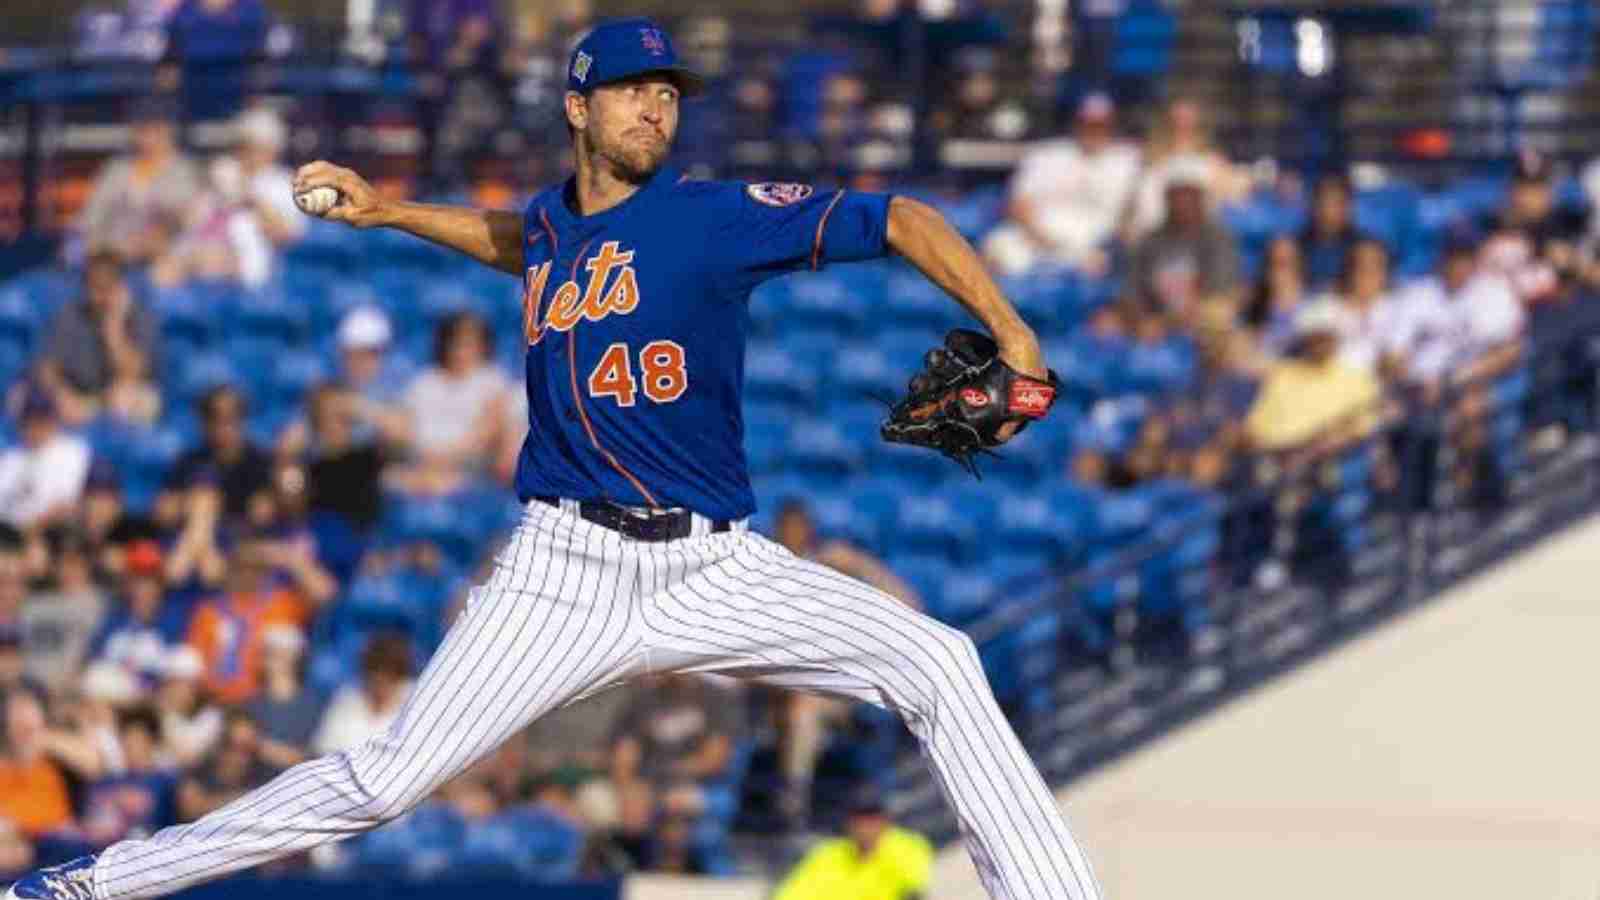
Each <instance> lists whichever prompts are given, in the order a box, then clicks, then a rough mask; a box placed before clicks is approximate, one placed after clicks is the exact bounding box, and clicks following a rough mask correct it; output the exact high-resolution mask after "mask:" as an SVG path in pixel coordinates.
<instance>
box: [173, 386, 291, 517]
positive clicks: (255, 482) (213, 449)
mask: <svg viewBox="0 0 1600 900" xmlns="http://www.w3.org/2000/svg"><path fill="white" fill-rule="evenodd" d="M199 406H200V420H201V423H202V425H203V426H204V429H205V432H204V443H203V444H202V445H201V446H199V447H195V448H193V449H191V450H189V451H187V452H186V453H184V454H183V455H182V456H180V457H179V458H178V461H177V463H176V464H175V465H174V466H173V476H174V480H175V481H176V482H177V483H178V484H180V485H183V486H185V487H186V488H190V489H191V490H192V489H194V488H196V487H209V488H212V489H215V490H217V491H219V492H220V496H221V501H222V505H223V508H222V514H223V516H224V519H225V520H227V521H237V520H240V519H243V518H244V516H245V513H246V511H247V510H248V508H249V504H250V498H251V497H253V496H255V495H256V494H257V493H260V492H263V491H270V490H271V489H272V483H271V478H272V459H271V457H269V456H268V455H267V454H266V453H264V452H262V451H261V450H260V449H258V448H257V447H256V446H255V445H254V444H252V443H251V442H250V440H249V438H248V437H246V435H245V432H244V422H245V401H244V396H243V395H242V394H240V393H239V391H238V390H236V389H235V388H233V387H229V386H226V385H224V386H222V387H218V388H213V389H212V390H210V391H207V392H206V394H205V396H203V397H202V398H201V399H200V404H199Z"/></svg>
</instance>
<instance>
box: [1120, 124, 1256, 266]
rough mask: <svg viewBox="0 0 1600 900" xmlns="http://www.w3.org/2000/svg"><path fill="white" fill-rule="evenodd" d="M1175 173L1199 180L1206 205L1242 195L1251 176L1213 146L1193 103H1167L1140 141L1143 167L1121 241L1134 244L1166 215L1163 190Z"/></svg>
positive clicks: (1158, 224) (1160, 222) (1233, 199)
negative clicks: (1151, 127) (1146, 136)
mask: <svg viewBox="0 0 1600 900" xmlns="http://www.w3.org/2000/svg"><path fill="white" fill-rule="evenodd" d="M1174 173H1180V174H1181V175H1182V176H1183V178H1185V179H1192V178H1198V179H1199V181H1200V185H1201V187H1202V188H1203V190H1204V192H1205V199H1206V203H1207V205H1208V207H1210V208H1214V207H1216V206H1218V205H1220V204H1223V203H1229V202H1232V201H1235V200H1238V199H1240V198H1242V197H1243V196H1244V195H1245V193H1246V192H1248V191H1249V189H1250V179H1249V177H1248V175H1247V174H1245V173H1244V172H1242V171H1240V170H1239V169H1238V168H1237V167H1235V166H1234V165H1233V164H1232V163H1230V162H1229V161H1228V158H1227V157H1226V156H1225V155H1223V153H1222V151H1221V150H1219V149H1217V146H1216V143H1215V142H1214V141H1213V139H1212V136H1211V130H1210V128H1209V126H1208V125H1207V124H1206V119H1205V111H1204V110H1203V109H1202V108H1201V106H1200V104H1199V103H1198V102H1197V101H1194V100H1190V99H1186V98H1182V97H1180V98H1178V99H1175V100H1173V101H1171V102H1170V103H1168V104H1167V106H1166V109H1164V110H1163V111H1162V114H1161V118H1160V119H1159V120H1158V121H1157V123H1156V126H1155V127H1154V128H1153V129H1151V133H1150V136H1149V138H1148V139H1147V140H1146V141H1145V145H1144V171H1143V174H1142V175H1141V176H1140V178H1139V184H1138V186H1137V187H1136V188H1135V194H1134V197H1133V204H1134V205H1133V209H1132V214H1131V215H1130V216H1129V217H1128V221H1127V227H1126V234H1125V238H1124V240H1125V242H1126V243H1128V244H1133V243H1135V242H1137V241H1138V240H1139V239H1140V238H1142V237H1144V236H1145V235H1147V234H1149V233H1150V232H1151V231H1154V230H1155V229H1157V228H1160V227H1161V225H1162V223H1163V222H1165V221H1166V220H1167V218H1168V216H1167V202H1168V189H1169V187H1170V185H1171V180H1172V176H1173V174H1174Z"/></svg>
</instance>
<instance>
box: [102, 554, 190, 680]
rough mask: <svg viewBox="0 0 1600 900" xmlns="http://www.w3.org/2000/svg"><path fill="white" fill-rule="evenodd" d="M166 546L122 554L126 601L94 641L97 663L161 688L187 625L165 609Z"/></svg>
mask: <svg viewBox="0 0 1600 900" xmlns="http://www.w3.org/2000/svg"><path fill="white" fill-rule="evenodd" d="M164 572H165V566H164V561H163V559H162V553H161V545H160V544H158V543H156V542H155V541H153V540H149V539H143V540H138V541H133V542H131V543H129V544H128V547H127V549H126V550H124V551H123V553H122V584H123V590H122V596H121V597H120V598H118V602H117V604H116V606H115V607H114V608H113V609H112V610H111V611H110V612H109V613H107V614H106V616H105V617H104V618H103V620H102V621H101V623H100V626H99V629H98V631H97V632H96V634H95V636H94V638H93V639H91V640H90V642H89V651H88V658H89V660H90V662H91V663H92V664H96V665H101V664H109V665H113V666H116V667H118V668H120V669H122V670H123V671H125V672H127V673H128V674H130V675H132V676H134V677H136V678H139V679H141V681H142V682H143V683H144V685H145V686H146V687H148V688H153V687H155V686H156V684H157V683H158V681H159V680H160V679H161V677H162V674H163V670H164V668H165V666H166V665H167V662H168V660H169V659H170V657H171V654H172V651H173V650H174V649H175V648H176V647H177V646H178V645H179V643H180V641H179V637H180V631H179V628H180V626H181V624H182V623H181V621H179V617H178V616H175V615H173V611H172V610H169V609H167V608H165V606H164V604H163V600H164V599H165V596H166V583H165V580H164Z"/></svg>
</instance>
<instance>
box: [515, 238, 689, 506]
mask: <svg viewBox="0 0 1600 900" xmlns="http://www.w3.org/2000/svg"><path fill="white" fill-rule="evenodd" d="M543 214H544V211H543V210H540V215H541V216H542V215H543ZM545 227H546V228H549V227H550V223H549V222H546V223H545ZM593 243H594V238H590V239H589V243H588V244H584V245H583V247H582V248H580V249H579V250H578V254H577V255H576V256H574V257H573V258H572V276H571V280H572V281H573V282H576V281H577V280H578V263H579V262H580V261H582V259H583V254H585V253H587V252H588V250H589V244H593ZM567 372H568V373H569V374H570V376H571V381H572V402H573V403H574V404H576V405H577V407H578V418H579V419H580V420H581V421H582V422H583V431H584V433H585V434H587V435H588V436H589V443H590V444H592V445H594V449H595V452H596V453H599V454H600V455H601V456H603V457H605V458H606V462H608V463H610V464H611V468H613V469H616V470H617V471H618V472H619V473H621V474H622V477H623V478H626V479H628V483H629V484H632V485H633V486H634V488H635V489H636V490H638V492H639V495H640V496H642V497H644V499H645V501H646V502H647V503H649V504H650V505H651V506H655V507H659V506H660V505H661V504H660V503H658V502H657V501H656V498H655V495H654V494H652V493H650V492H649V491H648V490H645V486H644V483H643V482H641V481H640V480H639V479H637V478H635V477H634V475H633V473H632V472H629V471H628V469H627V467H626V466H624V465H623V464H622V462H621V461H620V460H618V459H617V458H616V457H615V456H613V455H612V453H611V451H610V450H607V449H606V448H604V447H602V446H600V440H599V439H598V438H596V437H595V436H594V426H593V425H590V424H589V413H588V412H587V411H586V410H585V409H584V408H583V395H582V394H580V393H578V329H576V328H572V329H569V330H568V331H567Z"/></svg>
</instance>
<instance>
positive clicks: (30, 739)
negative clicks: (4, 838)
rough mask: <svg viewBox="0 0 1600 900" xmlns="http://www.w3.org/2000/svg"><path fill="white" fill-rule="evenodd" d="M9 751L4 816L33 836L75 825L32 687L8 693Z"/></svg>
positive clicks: (1, 803) (4, 763)
mask: <svg viewBox="0 0 1600 900" xmlns="http://www.w3.org/2000/svg"><path fill="white" fill-rule="evenodd" d="M5 736H6V752H5V754H4V755H3V756H0V819H6V820H8V821H10V822H11V824H12V825H14V826H15V827H16V829H17V830H18V831H21V832H22V833H23V834H25V835H27V836H28V837H30V838H37V837H39V836H41V835H45V834H49V833H50V832H52V831H58V830H60V829H62V828H65V827H67V826H68V825H71V824H72V802H71V799H70V797H69V796H68V794H67V780H66V778H65V777H64V776H63V775H62V774H61V769H60V767H58V766H57V765H56V763H55V762H54V761H53V760H52V759H51V758H50V756H49V755H48V753H47V752H46V745H47V741H48V737H49V733H48V730H47V728H46V723H45V716H44V705H43V704H42V703H41V702H40V701H39V697H38V695H37V694H35V693H34V692H33V691H31V690H27V689H26V688H17V689H14V690H12V691H11V692H10V694H9V695H7V696H6V698H5Z"/></svg>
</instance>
